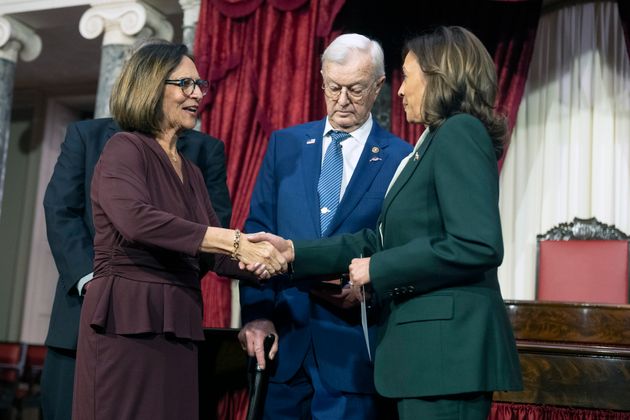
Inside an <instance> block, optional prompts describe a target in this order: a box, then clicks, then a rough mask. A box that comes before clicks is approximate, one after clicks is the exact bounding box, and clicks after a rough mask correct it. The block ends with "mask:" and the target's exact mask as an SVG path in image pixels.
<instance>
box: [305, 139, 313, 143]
mask: <svg viewBox="0 0 630 420" xmlns="http://www.w3.org/2000/svg"><path fill="white" fill-rule="evenodd" d="M306 144H315V139H309V140H306Z"/></svg>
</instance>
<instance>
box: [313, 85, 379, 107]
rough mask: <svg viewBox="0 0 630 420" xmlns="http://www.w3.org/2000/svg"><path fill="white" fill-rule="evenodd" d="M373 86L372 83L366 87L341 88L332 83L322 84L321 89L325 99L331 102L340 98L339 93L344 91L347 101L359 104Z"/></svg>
mask: <svg viewBox="0 0 630 420" xmlns="http://www.w3.org/2000/svg"><path fill="white" fill-rule="evenodd" d="M374 84H375V82H372V83H370V84H369V85H367V86H361V85H353V86H341V85H338V84H336V83H334V82H329V83H326V82H324V83H322V89H323V90H324V94H325V95H326V97H328V99H332V100H333V101H336V100H338V99H339V97H340V96H341V93H342V92H343V90H344V89H345V90H346V95H347V96H348V99H350V100H351V101H352V102H354V103H360V102H362V101H363V100H364V99H365V97H366V96H367V95H368V93H370V90H372V86H374Z"/></svg>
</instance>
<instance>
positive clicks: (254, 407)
mask: <svg viewBox="0 0 630 420" xmlns="http://www.w3.org/2000/svg"><path fill="white" fill-rule="evenodd" d="M275 339H276V336H275V335H273V334H269V335H268V336H267V337H265V341H264V342H263V349H264V351H265V364H266V366H267V369H268V368H269V352H270V351H271V347H272V346H273V342H274V341H275ZM267 369H261V368H260V367H259V366H258V363H256V358H255V357H250V358H249V366H248V369H247V370H248V378H249V408H248V409H247V420H260V419H262V414H263V408H264V404H265V394H266V393H267V382H268V381H269V373H268V372H267Z"/></svg>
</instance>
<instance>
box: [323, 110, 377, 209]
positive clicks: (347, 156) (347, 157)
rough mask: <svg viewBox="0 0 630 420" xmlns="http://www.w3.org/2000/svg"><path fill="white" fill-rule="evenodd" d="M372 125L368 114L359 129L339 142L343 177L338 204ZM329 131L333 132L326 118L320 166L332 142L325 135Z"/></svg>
mask: <svg viewBox="0 0 630 420" xmlns="http://www.w3.org/2000/svg"><path fill="white" fill-rule="evenodd" d="M372 124H373V122H372V114H370V116H369V117H368V119H367V120H366V121H365V122H364V123H363V125H362V126H361V127H359V128H357V129H356V130H354V131H353V132H351V133H348V134H350V137H348V138H347V139H345V140H342V141H341V153H342V154H343V176H342V178H341V191H340V192H339V201H340V202H341V199H342V198H343V195H344V193H345V192H346V188H347V187H348V184H349V183H350V178H352V174H353V173H354V169H355V168H356V167H357V164H358V163H359V158H360V157H361V153H363V148H364V147H365V143H366V142H367V138H368V136H369V135H370V131H372ZM330 130H334V128H333V127H332V126H331V125H330V122H329V121H328V118H326V125H325V126H324V135H323V141H322V161H321V164H322V165H323V163H324V156H325V155H326V150H327V149H328V146H329V145H330V143H331V142H332V139H331V138H330V136H329V135H327V133H328V132H329V131H330Z"/></svg>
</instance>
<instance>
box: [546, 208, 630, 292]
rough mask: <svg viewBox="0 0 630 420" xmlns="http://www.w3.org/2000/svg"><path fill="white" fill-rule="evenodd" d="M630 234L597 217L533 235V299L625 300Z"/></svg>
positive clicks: (628, 277) (627, 281)
mask: <svg viewBox="0 0 630 420" xmlns="http://www.w3.org/2000/svg"><path fill="white" fill-rule="evenodd" d="M629 242H630V238H629V237H628V235H626V234H625V233H623V232H621V231H620V230H619V229H617V228H616V227H615V226H609V225H606V224H604V223H601V222H599V221H598V220H597V219H595V218H590V219H579V218H577V217H576V218H575V219H573V222H571V223H561V224H559V225H558V226H556V227H554V228H552V229H551V230H549V231H548V232H546V233H544V234H542V235H538V236H537V253H536V254H537V255H536V300H544V301H565V302H586V303H608V304H626V303H628V301H629V300H628V296H629V295H628V293H629V291H628V284H630V270H629V269H628V262H629V260H630V258H629V246H628V244H629Z"/></svg>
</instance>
